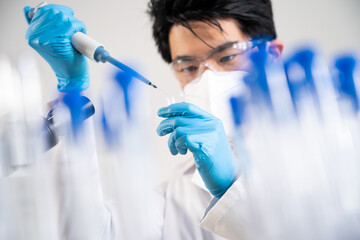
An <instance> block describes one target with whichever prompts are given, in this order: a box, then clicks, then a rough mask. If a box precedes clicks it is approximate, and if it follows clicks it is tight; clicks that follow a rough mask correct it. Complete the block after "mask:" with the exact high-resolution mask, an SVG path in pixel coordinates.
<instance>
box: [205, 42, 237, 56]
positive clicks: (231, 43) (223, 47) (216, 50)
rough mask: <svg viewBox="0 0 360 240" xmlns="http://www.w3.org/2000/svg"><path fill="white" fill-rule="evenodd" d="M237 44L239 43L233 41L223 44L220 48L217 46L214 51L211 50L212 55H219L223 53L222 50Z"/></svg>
mask: <svg viewBox="0 0 360 240" xmlns="http://www.w3.org/2000/svg"><path fill="white" fill-rule="evenodd" d="M235 43H238V41H233V42H226V43H224V44H221V45H220V46H217V47H216V48H214V49H213V50H211V52H210V54H211V55H212V54H214V53H218V52H221V51H222V50H224V49H226V48H228V47H231V46H232V45H234V44H235Z"/></svg>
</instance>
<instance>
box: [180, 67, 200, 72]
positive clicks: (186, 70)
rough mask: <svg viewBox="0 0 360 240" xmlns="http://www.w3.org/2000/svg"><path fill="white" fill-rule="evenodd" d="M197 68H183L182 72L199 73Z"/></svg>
mask: <svg viewBox="0 0 360 240" xmlns="http://www.w3.org/2000/svg"><path fill="white" fill-rule="evenodd" d="M197 69H198V68H197V67H196V66H189V67H184V68H182V69H181V70H180V71H181V72H184V73H193V72H196V71H197Z"/></svg>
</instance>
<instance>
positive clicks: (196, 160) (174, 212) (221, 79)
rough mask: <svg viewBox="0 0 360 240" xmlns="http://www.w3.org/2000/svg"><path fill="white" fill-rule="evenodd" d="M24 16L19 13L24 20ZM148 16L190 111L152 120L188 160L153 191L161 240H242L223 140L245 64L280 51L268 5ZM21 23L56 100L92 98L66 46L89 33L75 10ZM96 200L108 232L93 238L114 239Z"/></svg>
mask: <svg viewBox="0 0 360 240" xmlns="http://www.w3.org/2000/svg"><path fill="white" fill-rule="evenodd" d="M29 10H30V9H29V8H25V15H26V16H27V12H28V11H29ZM149 14H150V15H151V17H152V20H153V34H154V39H155V42H156V44H157V46H158V49H159V51H160V53H161V55H162V57H163V59H164V60H165V61H166V62H168V63H171V67H172V69H173V70H174V73H175V75H176V77H177V78H178V80H179V83H180V86H181V88H183V89H184V90H185V92H186V93H187V95H186V96H185V97H186V99H185V100H186V102H182V103H175V104H172V105H170V106H168V107H165V108H161V109H159V111H158V115H159V117H162V118H164V120H163V121H162V122H161V124H160V125H159V127H158V129H157V132H158V134H159V135H160V136H165V135H168V134H170V136H169V149H170V151H171V153H172V154H173V155H176V154H178V153H180V154H187V153H188V151H189V152H191V154H192V156H193V157H191V159H190V161H189V162H188V163H187V164H186V166H184V167H183V169H182V170H181V171H179V172H178V174H177V175H175V176H174V177H173V178H172V179H170V180H169V181H168V182H166V183H165V184H164V185H163V186H161V188H160V189H158V195H157V196H158V202H159V203H161V204H160V209H161V214H160V215H161V216H162V218H161V221H162V222H161V224H160V226H161V228H162V229H161V234H160V235H161V238H162V239H171V240H174V239H222V237H220V236H223V237H226V238H230V239H239V238H241V236H242V232H241V214H238V213H241V197H242V195H241V182H240V180H239V177H241V176H239V172H240V169H239V167H238V160H237V158H236V157H235V154H234V153H233V151H232V149H231V145H230V143H229V140H228V135H229V134H230V133H231V126H230V125H231V123H229V122H231V121H230V120H229V117H228V111H227V107H228V97H229V94H230V93H238V92H239V91H242V85H241V83H240V81H239V79H240V78H241V77H244V76H245V75H246V69H247V61H246V59H247V56H248V54H249V53H250V52H252V51H256V50H257V47H258V46H259V45H260V44H263V43H262V42H261V41H260V40H258V38H260V37H263V36H266V37H268V38H270V39H272V40H271V41H270V42H269V43H268V49H269V52H270V53H271V55H273V56H274V57H275V58H276V57H278V56H279V55H280V54H281V51H282V43H281V42H280V41H278V40H276V32H275V27H274V22H273V16H272V9H271V3H270V1H269V0H211V1H209V0H197V1H189V0H152V1H151V2H150V4H149ZM27 20H28V22H29V24H30V25H29V29H28V31H27V34H26V38H27V40H28V42H29V44H30V45H31V46H32V47H33V48H34V49H35V50H36V51H38V52H39V54H40V55H41V56H42V57H43V58H44V59H45V60H46V61H47V62H48V63H49V64H50V66H51V67H52V69H53V70H54V72H55V73H56V76H57V78H58V90H59V91H60V92H74V91H82V90H84V89H86V88H88V86H89V74H88V65H87V62H86V59H85V57H84V56H82V55H81V54H80V53H78V52H77V51H76V50H74V49H73V47H72V45H71V41H70V37H71V35H72V34H73V33H75V32H77V31H82V32H85V31H86V30H85V25H84V24H83V23H82V22H80V21H79V20H77V19H76V18H75V17H74V16H73V12H72V10H71V9H69V8H67V7H65V6H60V5H47V6H45V7H42V8H41V9H39V10H38V12H37V13H36V14H35V15H34V18H33V19H28V18H27ZM189 102H192V103H193V104H191V103H189ZM237 157H238V158H241V156H237ZM95 168H96V167H95ZM89 172H94V171H89ZM98 200H99V201H96V203H94V206H95V205H96V206H97V208H96V209H97V210H99V211H97V212H98V214H97V215H98V216H99V217H98V218H97V219H98V220H99V222H100V223H105V222H106V223H107V224H98V225H99V229H98V232H99V236H100V235H101V234H102V236H108V237H103V239H110V238H115V237H114V236H115V234H113V229H112V224H111V220H109V218H110V216H109V213H108V212H107V210H106V209H104V207H103V206H102V205H103V203H102V200H101V198H100V197H99V198H98ZM210 201H211V202H210ZM209 202H210V205H209ZM206 209H208V210H206ZM204 213H205V216H204ZM199 224H200V225H201V226H202V227H203V228H201V227H200V226H199ZM205 229H206V230H205ZM208 230H209V231H208ZM212 232H214V233H216V234H214V233H212ZM217 234H218V235H220V236H218V235H217ZM94 238H95V237H94Z"/></svg>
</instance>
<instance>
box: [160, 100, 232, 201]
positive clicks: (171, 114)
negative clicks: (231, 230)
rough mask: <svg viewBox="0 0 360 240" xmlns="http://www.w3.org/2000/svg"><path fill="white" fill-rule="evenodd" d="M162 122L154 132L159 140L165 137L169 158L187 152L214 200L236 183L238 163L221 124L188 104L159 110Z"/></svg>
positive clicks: (174, 105)
mask: <svg viewBox="0 0 360 240" xmlns="http://www.w3.org/2000/svg"><path fill="white" fill-rule="evenodd" d="M158 115H159V117H163V118H166V119H165V120H163V121H162V122H161V123H160V125H159V126H158V128H157V133H158V135H160V136H164V135H167V134H169V133H171V134H170V137H169V141H168V145H169V149H170V152H171V154H173V155H176V154H178V153H180V154H183V155H185V154H186V153H187V150H188V149H189V150H190V151H191V152H192V153H193V155H194V159H195V164H196V167H197V169H198V171H199V173H200V175H201V177H202V179H203V181H204V183H205V185H206V187H207V189H209V191H210V192H211V194H212V195H214V196H215V197H217V198H221V197H222V195H223V194H224V193H225V192H226V191H227V190H228V189H229V188H230V187H231V185H232V184H233V182H234V181H235V180H236V177H237V172H238V162H237V160H236V158H235V156H234V154H233V152H232V150H231V147H230V144H229V141H228V139H227V137H226V134H225V131H224V128H223V125H222V122H221V120H219V119H218V118H216V117H214V116H212V115H211V114H209V113H207V112H205V111H204V110H202V109H200V108H198V107H197V106H195V105H193V104H190V103H184V102H183V103H175V104H172V105H170V106H168V107H164V108H160V109H159V111H158Z"/></svg>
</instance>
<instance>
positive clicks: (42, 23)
mask: <svg viewBox="0 0 360 240" xmlns="http://www.w3.org/2000/svg"><path fill="white" fill-rule="evenodd" d="M30 9H31V8H30V7H25V8H24V14H25V17H26V20H27V21H28V23H29V28H28V30H27V31H26V35H25V37H26V40H27V41H28V43H29V45H30V46H31V47H32V48H34V49H35V50H36V51H37V52H38V53H39V54H40V55H41V56H42V57H43V58H44V59H45V60H46V61H47V62H48V63H49V64H50V66H51V68H52V69H53V70H54V72H55V74H56V77H57V78H58V86H57V88H58V90H59V91H60V92H79V91H82V90H85V89H87V88H88V87H89V70H88V63H87V60H86V58H85V56H84V55H82V54H81V53H79V52H78V51H77V50H75V49H74V48H73V46H72V45H71V40H70V38H71V36H72V35H73V34H74V33H75V32H79V31H80V32H83V33H86V28H85V25H84V23H83V22H81V21H79V20H77V19H76V18H75V17H74V16H73V15H74V12H73V10H72V9H71V8H68V7H66V6H61V5H55V4H50V5H46V6H44V7H41V8H40V9H38V11H37V12H36V13H35V15H34V17H33V18H32V19H29V18H28V16H27V14H28V12H29V11H30Z"/></svg>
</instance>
